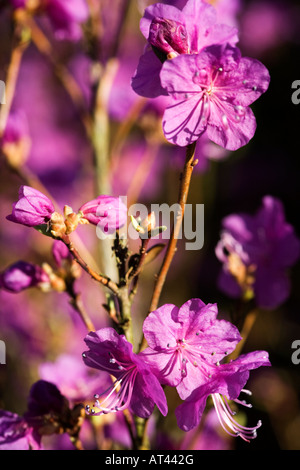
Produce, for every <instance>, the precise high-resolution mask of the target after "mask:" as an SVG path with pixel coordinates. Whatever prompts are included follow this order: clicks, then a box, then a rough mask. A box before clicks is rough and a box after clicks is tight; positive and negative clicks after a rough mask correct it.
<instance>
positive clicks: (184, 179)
mask: <svg viewBox="0 0 300 470" xmlns="http://www.w3.org/2000/svg"><path fill="white" fill-rule="evenodd" d="M195 147H196V143H195V142H194V143H193V144H190V145H188V146H187V148H186V159H185V164H184V168H183V172H182V174H181V181H180V190H179V197H178V204H179V205H180V208H181V211H180V214H179V215H178V216H177V218H176V220H175V222H174V225H173V228H172V233H171V238H170V241H169V244H168V247H167V251H166V254H165V257H164V260H163V263H162V266H161V268H160V271H159V273H158V275H157V278H156V283H155V286H154V290H153V295H152V299H151V304H150V308H149V313H150V312H152V311H153V310H156V308H157V306H158V303H159V299H160V295H161V292H162V289H163V286H164V283H165V280H166V277H167V274H168V271H169V268H170V265H171V263H172V261H173V258H174V255H175V252H176V247H177V240H178V236H179V233H180V230H181V225H182V221H183V217H184V210H185V204H186V201H187V197H188V192H189V188H190V183H191V177H192V173H193V169H194V166H195V165H196V164H197V160H194V157H195ZM141 347H142V349H143V348H144V347H145V339H144V338H143V340H142V343H141Z"/></svg>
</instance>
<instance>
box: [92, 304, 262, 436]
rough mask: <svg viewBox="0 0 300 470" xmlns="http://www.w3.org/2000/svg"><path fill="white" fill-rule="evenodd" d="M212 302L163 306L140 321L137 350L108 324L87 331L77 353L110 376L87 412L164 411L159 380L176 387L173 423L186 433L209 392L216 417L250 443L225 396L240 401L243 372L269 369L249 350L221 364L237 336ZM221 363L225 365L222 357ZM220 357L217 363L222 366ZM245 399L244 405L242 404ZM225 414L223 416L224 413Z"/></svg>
mask: <svg viewBox="0 0 300 470" xmlns="http://www.w3.org/2000/svg"><path fill="white" fill-rule="evenodd" d="M217 315H218V309H217V306H216V305H215V304H208V305H205V304H204V303H203V302H202V301H201V300H200V299H192V300H189V301H188V302H186V303H185V304H183V305H182V306H181V307H180V308H178V307H176V306H175V305H171V304H166V305H163V306H162V307H160V308H159V309H157V310H156V311H153V312H151V313H150V314H149V316H148V317H147V318H146V320H145V321H144V326H143V332H144V335H145V339H146V340H147V342H148V347H147V348H146V349H145V350H143V351H142V352H140V353H138V354H134V353H133V352H132V345H131V343H129V342H128V341H127V340H126V338H125V337H124V336H119V335H118V334H117V333H116V332H115V330H113V329H112V328H103V329H102V330H99V331H97V332H92V333H89V334H88V335H87V337H86V339H85V342H86V344H87V345H88V346H89V350H88V351H85V352H84V353H83V360H84V362H85V364H86V365H88V366H90V367H93V368H96V369H98V370H101V371H106V372H108V373H109V374H110V375H112V376H113V377H115V381H113V382H112V384H111V386H110V387H109V388H108V390H107V391H106V393H101V394H96V395H95V402H94V404H93V406H92V407H91V406H90V405H87V412H88V413H90V414H93V415H100V414H105V413H109V412H117V411H120V410H124V409H126V408H129V409H130V410H132V411H133V412H134V413H135V414H136V415H137V416H140V417H142V418H145V417H149V416H150V414H151V413H152V411H153V408H154V405H155V404H156V405H157V407H158V408H159V410H160V411H161V413H162V414H163V415H166V413H167V402H166V397H165V394H164V391H163V389H162V386H161V385H169V386H172V387H176V389H177V392H178V394H179V396H180V398H181V399H182V400H184V402H183V404H182V405H180V406H179V407H178V409H177V411H176V416H177V420H178V425H179V427H180V428H181V429H183V430H184V431H189V430H191V429H193V428H194V427H195V426H197V425H198V424H199V422H200V419H201V416H202V413H203V410H204V407H205V403H206V399H207V397H208V396H209V395H211V396H212V398H213V402H214V405H215V408H216V412H217V414H218V418H219V421H220V423H221V425H222V426H223V427H224V429H225V430H226V431H227V432H228V433H229V434H232V435H234V436H237V435H239V436H241V437H242V438H243V439H244V440H246V441H249V440H250V439H253V438H254V437H255V436H256V429H257V428H258V427H259V426H260V424H261V423H260V422H259V423H258V424H257V425H256V426H254V427H253V428H248V427H243V426H240V425H239V424H238V423H237V422H236V421H235V420H234V419H233V414H232V412H231V410H230V408H229V405H228V403H227V400H234V401H236V402H237V403H243V402H241V401H240V400H239V398H238V397H239V395H240V393H241V392H245V393H250V392H249V391H248V390H246V391H245V389H244V385H245V384H246V382H247V380H248V378H249V371H250V370H251V369H255V368H258V367H260V366H269V365H270V362H269V359H268V354H267V353H266V352H265V351H255V352H253V353H249V354H246V355H244V356H241V357H240V358H238V359H236V360H235V361H231V362H226V358H227V356H228V355H229V354H230V353H231V352H232V351H233V350H234V349H235V347H236V345H237V343H238V342H239V341H240V339H241V337H240V334H239V331H238V329H237V328H236V327H235V326H234V325H232V324H231V323H230V322H228V321H225V320H218V319H217ZM223 360H224V362H222V361H223ZM221 362H222V363H221ZM243 404H244V403H243ZM229 416H230V418H229Z"/></svg>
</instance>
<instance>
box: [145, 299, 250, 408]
mask: <svg viewBox="0 0 300 470" xmlns="http://www.w3.org/2000/svg"><path fill="white" fill-rule="evenodd" d="M217 314H218V309H217V305H216V304H207V305H205V304H204V302H202V301H201V300H200V299H192V300H189V301H188V302H186V303H184V304H183V305H182V306H181V307H180V308H178V307H176V306H175V305H172V304H166V305H163V306H162V307H160V308H158V309H157V310H155V311H153V312H151V313H150V314H149V315H148V317H147V318H146V320H145V321H144V325H143V331H144V335H145V338H146V340H147V342H148V345H149V348H147V349H146V350H145V351H144V354H145V355H146V357H147V359H148V360H149V362H150V363H151V364H153V367H154V366H155V367H156V369H157V376H158V378H159V380H160V381H161V383H164V384H167V385H170V386H175V387H176V388H177V391H178V393H179V395H180V397H181V398H183V399H184V398H186V397H187V396H188V395H190V394H191V392H192V391H193V390H194V389H195V388H196V387H197V386H199V385H200V384H202V383H206V381H207V380H208V372H207V364H208V365H211V364H215V363H216V362H218V361H220V360H221V359H223V358H224V357H225V356H226V355H227V354H229V353H230V352H232V351H233V350H234V349H235V347H236V345H237V343H238V342H239V341H240V339H241V337H240V334H239V331H238V329H237V328H236V327H235V326H234V325H232V324H231V323H229V322H227V321H225V320H217Z"/></svg>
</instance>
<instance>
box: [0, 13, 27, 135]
mask: <svg viewBox="0 0 300 470" xmlns="http://www.w3.org/2000/svg"><path fill="white" fill-rule="evenodd" d="M20 29H22V26H21V25H20V24H19V23H18V22H16V23H15V30H14V43H15V44H14V46H13V49H12V53H11V59H10V63H9V66H8V70H7V74H6V83H5V104H3V105H2V107H1V113H0V137H2V135H3V133H4V131H5V128H6V124H7V120H8V116H9V113H10V110H11V106H12V102H13V99H14V95H15V90H16V85H17V81H18V77H19V72H20V67H21V63H22V58H23V55H24V52H25V50H26V49H27V47H28V45H29V41H27V40H22V32H21V31H20Z"/></svg>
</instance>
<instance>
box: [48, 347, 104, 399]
mask: <svg viewBox="0 0 300 470" xmlns="http://www.w3.org/2000/svg"><path fill="white" fill-rule="evenodd" d="M93 372H95V371H92V370H90V369H88V368H87V367H86V366H85V365H84V363H83V362H82V359H81V357H79V358H78V357H77V356H75V355H71V354H63V355H61V356H59V357H58V358H57V360H56V361H55V362H44V363H42V364H41V365H40V366H39V374H40V377H41V379H43V380H45V381H47V382H51V383H53V384H54V385H56V386H57V387H59V390H60V392H61V393H62V394H63V395H64V396H65V397H66V398H67V399H68V400H70V401H72V403H79V402H82V401H84V400H86V399H87V398H88V397H90V396H93V395H94V393H96V391H97V389H98V390H99V386H100V385H101V387H102V388H103V390H104V389H105V388H107V387H108V386H109V383H110V382H109V378H108V376H107V375H106V374H105V373H103V375H101V374H99V373H98V374H97V375H96V374H95V373H93Z"/></svg>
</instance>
